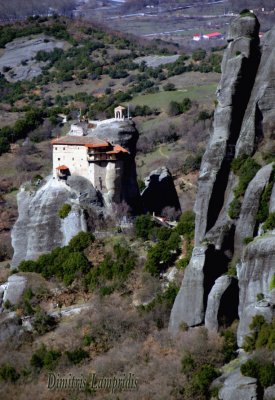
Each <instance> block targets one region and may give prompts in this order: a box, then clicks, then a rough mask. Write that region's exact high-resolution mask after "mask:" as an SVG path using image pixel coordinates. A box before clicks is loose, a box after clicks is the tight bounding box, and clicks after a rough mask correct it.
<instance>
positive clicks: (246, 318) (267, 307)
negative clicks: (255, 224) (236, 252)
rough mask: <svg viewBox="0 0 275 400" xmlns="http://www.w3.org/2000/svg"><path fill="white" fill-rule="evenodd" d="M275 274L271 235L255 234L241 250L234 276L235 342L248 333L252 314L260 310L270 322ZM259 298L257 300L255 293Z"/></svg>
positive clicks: (274, 304)
mask: <svg viewBox="0 0 275 400" xmlns="http://www.w3.org/2000/svg"><path fill="white" fill-rule="evenodd" d="M273 274H275V237H274V236H265V237H259V238H256V239H255V240H254V241H253V242H251V243H249V245H248V246H247V247H246V249H245V251H244V255H243V258H242V261H241V263H240V267H239V268H238V278H239V287H240V302H239V318H240V322H239V326H238V344H239V346H242V345H243V341H244V338H245V336H246V335H248V334H249V324H250V323H251V320H252V318H253V316H254V315H256V314H260V315H263V316H264V317H265V319H266V320H267V321H268V322H271V320H272V317H273V316H274V309H275V303H274V299H273V298H272V297H271V292H270V289H269V288H270V282H271V279H272V276H273ZM259 294H262V297H264V298H263V300H260V301H258V299H257V295H259Z"/></svg>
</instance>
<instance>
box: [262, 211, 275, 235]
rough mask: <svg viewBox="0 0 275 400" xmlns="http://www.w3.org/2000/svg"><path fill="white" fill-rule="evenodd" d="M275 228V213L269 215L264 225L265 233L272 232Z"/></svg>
mask: <svg viewBox="0 0 275 400" xmlns="http://www.w3.org/2000/svg"><path fill="white" fill-rule="evenodd" d="M274 228H275V212H272V213H270V214H269V216H268V218H267V220H266V221H265V223H264V224H263V229H264V230H265V231H268V230H272V229H274Z"/></svg>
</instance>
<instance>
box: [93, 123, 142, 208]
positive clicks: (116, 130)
mask: <svg viewBox="0 0 275 400" xmlns="http://www.w3.org/2000/svg"><path fill="white" fill-rule="evenodd" d="M91 134H92V136H95V137H97V138H99V139H103V140H106V138H107V139H108V140H109V141H110V142H111V143H116V144H119V145H121V146H122V147H124V148H125V149H126V150H128V151H129V153H130V157H128V159H127V161H125V162H124V166H123V171H122V174H121V200H124V201H125V202H126V203H127V204H128V205H129V206H130V207H131V209H132V210H133V212H136V213H138V212H139V211H140V210H141V201H140V194H139V188H138V184H137V174H136V163H135V156H136V143H137V141H138V137H139V134H138V131H137V129H136V127H135V124H134V122H133V121H131V120H125V121H114V122H112V123H106V124H104V123H102V124H100V125H98V127H97V128H95V129H94V130H93V131H92V133H91ZM109 175H110V174H109ZM108 182H109V186H111V185H112V183H111V181H110V178H109V180H108Z"/></svg>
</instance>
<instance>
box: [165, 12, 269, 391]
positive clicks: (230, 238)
mask: <svg viewBox="0 0 275 400" xmlns="http://www.w3.org/2000/svg"><path fill="white" fill-rule="evenodd" d="M258 32H259V23H258V21H257V18H255V17H254V16H245V17H241V16H240V17H238V18H236V19H235V20H234V21H233V22H232V23H231V25H230V27H229V32H228V36H227V39H228V47H227V49H226V50H225V53H224V57H223V61H222V76H221V81H220V83H219V86H218V90H217V100H218V105H217V108H216V111H215V116H214V124H213V132H212V135H211V137H210V140H209V143H208V146H207V149H206V152H205V154H204V157H203V160H202V165H201V170H200V176H199V183H198V192H197V197H196V203H195V207H194V211H195V213H196V228H195V248H194V251H193V254H192V258H191V260H190V263H189V265H188V267H187V268H186V272H185V275H184V279H183V282H182V286H181V288H180V291H179V293H178V295H177V297H176V300H175V303H174V306H173V309H172V312H171V317H170V324H169V329H170V332H171V333H172V334H174V335H175V334H176V333H177V332H178V330H179V327H180V324H181V323H182V322H185V323H187V324H188V325H189V326H194V325H199V324H203V323H205V324H206V326H207V327H208V328H209V329H214V330H218V329H219V327H220V326H221V325H230V323H231V322H232V317H233V316H235V318H239V320H240V321H239V328H238V344H239V346H242V345H243V340H244V337H245V336H246V335H247V334H249V324H250V322H251V320H252V318H253V316H254V315H256V314H261V315H264V316H265V318H266V320H267V321H270V320H271V318H272V317H274V314H275V311H274V310H275V307H274V296H273V292H270V290H269V286H270V282H271V278H272V276H273V274H274V268H275V267H274V265H275V263H274V249H275V236H274V231H271V232H267V233H266V234H265V235H262V233H263V231H262V228H261V226H260V225H259V221H258V219H257V214H258V211H259V207H260V204H261V199H262V197H261V196H262V193H263V192H264V190H265V188H266V187H267V185H268V184H269V183H273V182H274V172H273V164H268V165H264V164H265V162H264V161H261V157H262V155H265V154H269V153H270V154H272V153H273V152H274V149H275V147H274V143H273V142H274V141H272V127H273V126H274V119H275V106H274V104H275V99H274V93H275V67H274V59H275V53H274V51H275V50H274V49H275V28H274V29H273V30H272V31H270V32H269V33H267V34H266V35H265V38H264V39H263V42H262V46H261V47H260V46H259V38H258ZM256 152H258V153H261V155H260V156H259V155H257V158H256V159H257V160H260V163H261V165H262V168H261V169H260V170H259V171H258V173H257V174H256V175H255V177H254V178H253V179H252V180H251V182H250V183H249V185H248V186H247V188H246V190H245V193H244V196H243V197H241V199H240V200H241V210H240V214H239V217H236V218H235V219H232V218H230V216H229V207H230V203H231V202H232V200H233V199H234V196H235V195H234V188H236V186H237V185H238V182H239V178H238V176H235V175H234V173H233V172H232V171H231V163H232V160H233V159H234V158H236V157H238V156H240V155H246V156H250V157H251V156H253V155H254V154H255V153H256ZM266 164H267V163H266ZM274 204H275V189H274V187H273V190H272V194H271V198H270V204H269V210H270V212H273V211H274V210H275V205H274ZM261 235H262V236H261ZM248 237H252V238H254V240H253V241H252V242H251V243H249V244H245V242H244V239H246V238H248ZM198 249H199V252H198ZM235 266H236V269H237V277H236V278H231V277H229V276H224V274H228V270H229V268H230V274H232V271H233V270H234V267H235ZM233 282H234V284H233ZM237 283H238V285H237ZM232 284H233V286H235V287H234V290H233V289H232V288H231V289H232V301H231V302H230V307H228V308H227V309H226V307H225V305H226V303H228V301H229V300H228V301H224V300H225V296H226V295H228V290H229V288H230V286H231V285H232ZM231 289H230V290H231ZM260 293H261V296H263V297H264V299H263V300H262V301H258V300H257V294H260ZM233 300H234V301H233ZM253 390H254V389H253ZM224 396H225V397H222V398H226V399H227V398H230V397H226V395H224ZM232 398H233V397H232ZM234 398H236V397H234ZM244 398H246V397H244Z"/></svg>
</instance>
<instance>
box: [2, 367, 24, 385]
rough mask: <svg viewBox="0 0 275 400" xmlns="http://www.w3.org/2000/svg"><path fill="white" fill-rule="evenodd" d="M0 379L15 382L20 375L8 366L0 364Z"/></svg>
mask: <svg viewBox="0 0 275 400" xmlns="http://www.w3.org/2000/svg"><path fill="white" fill-rule="evenodd" d="M0 378H1V379H2V380H3V381H10V382H13V383H14V382H16V381H17V380H18V379H19V378H20V374H19V373H18V372H17V371H16V369H15V368H14V367H13V366H12V365H10V364H8V363H7V364H2V365H1V366H0Z"/></svg>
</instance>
